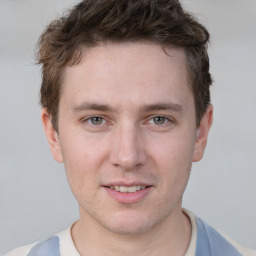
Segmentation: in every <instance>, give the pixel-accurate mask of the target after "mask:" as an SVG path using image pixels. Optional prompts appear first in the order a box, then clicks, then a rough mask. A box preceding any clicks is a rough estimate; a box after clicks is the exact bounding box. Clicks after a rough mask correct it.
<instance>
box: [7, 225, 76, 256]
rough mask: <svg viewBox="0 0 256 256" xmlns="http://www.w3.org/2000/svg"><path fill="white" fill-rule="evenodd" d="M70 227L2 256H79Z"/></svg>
mask: <svg viewBox="0 0 256 256" xmlns="http://www.w3.org/2000/svg"><path fill="white" fill-rule="evenodd" d="M71 226H72V225H71ZM71 226H69V227H68V228H67V229H65V230H63V231H61V232H59V233H58V234H56V235H54V236H51V237H50V238H48V239H45V240H42V241H38V242H35V243H33V244H29V245H26V246H22V247H19V248H16V249H14V250H12V251H10V252H9V253H7V254H6V255H4V256H46V255H47V256H70V255H72V256H79V254H78V252H77V250H76V248H75V245H74V243H73V240H72V237H71Z"/></svg>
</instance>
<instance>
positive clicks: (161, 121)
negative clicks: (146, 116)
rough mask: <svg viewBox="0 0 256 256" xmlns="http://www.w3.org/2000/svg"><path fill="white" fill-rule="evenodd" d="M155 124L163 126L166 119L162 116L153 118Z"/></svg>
mask: <svg viewBox="0 0 256 256" xmlns="http://www.w3.org/2000/svg"><path fill="white" fill-rule="evenodd" d="M153 121H154V123H155V124H159V125H160V124H164V123H165V122H166V118H165V117H162V116H156V117H154V118H153Z"/></svg>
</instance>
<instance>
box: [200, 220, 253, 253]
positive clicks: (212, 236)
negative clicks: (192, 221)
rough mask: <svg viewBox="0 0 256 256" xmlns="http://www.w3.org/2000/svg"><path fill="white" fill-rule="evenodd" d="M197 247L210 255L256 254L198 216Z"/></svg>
mask: <svg viewBox="0 0 256 256" xmlns="http://www.w3.org/2000/svg"><path fill="white" fill-rule="evenodd" d="M197 228H198V235H197V238H198V240H197V249H198V250H200V251H209V252H211V253H210V255H223V253H224V252H225V255H234V256H235V255H237V256H256V251H254V250H251V249H249V248H246V247H244V246H242V245H240V244H239V243H237V242H235V241H234V240H232V239H231V238H229V237H228V236H227V235H225V234H224V233H222V232H220V231H217V230H216V229H214V228H213V227H211V226H210V225H208V224H207V223H206V222H204V221H203V220H201V219H200V218H197Z"/></svg>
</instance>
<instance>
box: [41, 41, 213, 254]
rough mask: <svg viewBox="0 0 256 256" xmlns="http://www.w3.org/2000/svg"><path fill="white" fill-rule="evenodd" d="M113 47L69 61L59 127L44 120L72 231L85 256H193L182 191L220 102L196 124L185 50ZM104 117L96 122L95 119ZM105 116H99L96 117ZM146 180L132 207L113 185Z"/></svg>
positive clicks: (133, 45) (45, 117)
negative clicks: (75, 207) (66, 190)
mask: <svg viewBox="0 0 256 256" xmlns="http://www.w3.org/2000/svg"><path fill="white" fill-rule="evenodd" d="M166 52H167V54H166V53H165V52H164V51H163V49H162V47H161V46H158V45H155V44H150V43H148V44H146V43H123V44H114V43H107V44H105V45H102V46H97V47H93V48H90V49H86V50H84V52H83V57H82V60H81V62H80V63H79V64H77V65H75V66H72V67H67V68H66V70H65V74H64V79H63V85H62V94H61V97H60V103H59V116H58V117H59V119H58V127H59V130H58V133H57V132H56V131H55V130H54V128H53V127H52V124H51V117H50V116H49V115H48V113H47V110H45V109H43V110H42V121H43V125H44V128H45V132H46V136H47V139H48V141H49V144H50V148H51V151H52V154H53V157H54V158H55V160H56V161H58V162H64V164H65V168H66V173H67V177H68V181H69V184H70V187H71V189H72V191H73V193H74V195H75V197H76V199H77V201H78V203H79V206H80V215H81V219H80V220H79V221H78V222H76V223H75V225H74V226H73V228H72V236H73V240H74V243H75V245H76V247H77V249H78V251H79V253H80V254H81V255H134V254H135V253H136V254H139V255H184V254H185V252H186V250H187V248H188V245H189V241H190V236H191V225H190V222H189V220H188V218H187V217H186V216H185V215H184V214H183V212H182V208H181V203H182V195H183V193H184V190H185V187H186V185H187V182H188V179H189V174H190V170H191V165H192V162H195V161H199V160H200V159H201V158H202V156H203V153H204V149H205V146H206V142H207V136H208V132H209V129H210V127H211V123H212V106H209V107H208V109H207V111H206V113H205V115H204V116H203V118H202V120H201V123H200V126H199V127H196V118H195V107H194V99H193V94H192V91H191V89H190V84H189V78H188V72H187V68H186V57H185V54H184V51H183V50H182V49H177V48H168V49H166ZM93 117H94V118H93ZM95 117H96V118H95ZM113 183H115V184H119V183H120V184H128V185H129V184H134V183H136V184H137V185H139V184H142V183H143V184H146V185H148V186H150V187H149V189H148V191H147V193H146V195H145V196H143V197H142V198H141V199H140V200H138V201H136V202H134V203H123V202H121V203H120V202H119V201H117V200H116V199H115V198H113V197H112V196H110V195H109V193H108V192H107V190H106V187H105V186H107V185H109V184H113Z"/></svg>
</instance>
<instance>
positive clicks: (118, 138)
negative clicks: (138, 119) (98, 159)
mask: <svg viewBox="0 0 256 256" xmlns="http://www.w3.org/2000/svg"><path fill="white" fill-rule="evenodd" d="M113 137H114V138H113V141H112V145H111V148H112V149H111V162H112V164H113V165H114V166H115V167H119V168H120V169H122V170H125V171H132V170H134V169H136V168H138V167H140V166H142V165H144V164H145V162H146V151H145V148H144V145H143V138H142V137H143V135H142V134H141V133H140V131H139V129H138V128H137V127H136V126H135V125H134V126H132V125H127V126H122V127H119V128H117V130H116V132H115V134H114V135H113Z"/></svg>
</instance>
